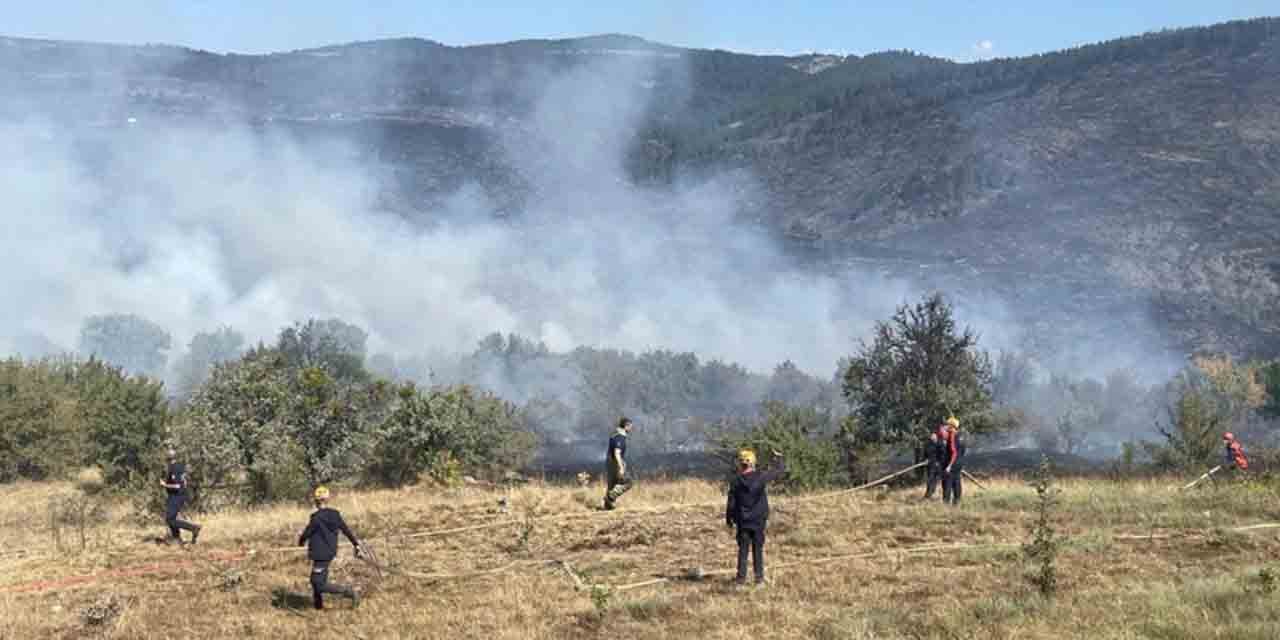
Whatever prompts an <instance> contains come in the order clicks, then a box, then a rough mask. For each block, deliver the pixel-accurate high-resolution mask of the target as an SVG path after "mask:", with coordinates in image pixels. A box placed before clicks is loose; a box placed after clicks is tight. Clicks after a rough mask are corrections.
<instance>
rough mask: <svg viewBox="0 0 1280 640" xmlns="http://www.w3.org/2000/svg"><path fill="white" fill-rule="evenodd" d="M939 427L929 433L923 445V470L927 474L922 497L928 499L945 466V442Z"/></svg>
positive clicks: (935, 488)
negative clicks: (927, 440)
mask: <svg viewBox="0 0 1280 640" xmlns="http://www.w3.org/2000/svg"><path fill="white" fill-rule="evenodd" d="M941 433H943V431H942V430H941V429H939V430H938V431H933V432H931V433H930V434H929V442H927V443H925V445H924V455H925V462H926V463H927V466H926V467H925V471H926V474H927V476H926V477H927V484H926V485H925V490H924V499H925V500H928V499H930V498H932V497H933V493H934V491H935V490H937V488H938V483H939V482H941V481H942V468H943V467H944V466H946V459H947V443H946V442H945V441H944V440H943V436H942V435H940V434H941Z"/></svg>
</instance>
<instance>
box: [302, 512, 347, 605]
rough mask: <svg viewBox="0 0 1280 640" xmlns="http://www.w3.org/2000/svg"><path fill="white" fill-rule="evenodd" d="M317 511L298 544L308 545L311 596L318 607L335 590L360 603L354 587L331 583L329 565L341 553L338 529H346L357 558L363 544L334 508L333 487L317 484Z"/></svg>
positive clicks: (343, 531)
mask: <svg viewBox="0 0 1280 640" xmlns="http://www.w3.org/2000/svg"><path fill="white" fill-rule="evenodd" d="M313 495H314V498H315V505H316V510H315V512H314V513H312V514H311V521H310V522H308V523H307V528H306V529H304V530H303V531H302V535H301V536H299V537H298V546H302V545H304V544H305V545H307V557H308V558H310V559H311V597H312V600H313V601H314V604H315V608H316V609H323V608H324V594H326V593H333V594H337V595H341V596H346V597H347V598H350V599H351V605H352V606H356V605H358V604H360V595H359V594H358V593H356V590H355V589H352V588H351V587H348V586H345V585H340V584H333V583H331V582H329V564H330V563H331V562H333V559H334V558H336V557H337V556H338V532H342V534H343V535H345V536H346V537H347V540H350V541H351V546H352V547H354V548H355V552H356V557H357V558H359V557H361V554H362V551H361V549H360V543H359V542H357V541H356V536H355V534H353V533H351V529H350V528H348V527H347V523H346V522H345V521H344V520H343V519H342V514H341V513H338V510H337V509H330V508H329V507H328V506H327V505H328V502H329V488H328V487H325V486H319V487H316V490H315V493H314V494H313Z"/></svg>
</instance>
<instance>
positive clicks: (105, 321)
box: [80, 313, 173, 378]
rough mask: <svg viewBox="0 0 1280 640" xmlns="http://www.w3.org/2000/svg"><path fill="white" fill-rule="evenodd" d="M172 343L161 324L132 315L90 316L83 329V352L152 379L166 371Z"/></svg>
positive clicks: (81, 335) (81, 344) (81, 341)
mask: <svg viewBox="0 0 1280 640" xmlns="http://www.w3.org/2000/svg"><path fill="white" fill-rule="evenodd" d="M172 345H173V339H172V338H171V337H170V336H169V333H168V332H167V331H165V330H164V329H163V328H162V327H160V326H159V325H157V324H155V323H154V322H151V321H149V320H146V319H144V318H141V317H139V316H136V315H133V314H121V313H115V314H107V315H98V316H90V317H89V318H88V319H86V320H85V322H84V325H83V326H82V327H81V328H80V353H82V354H83V355H85V356H93V357H97V358H99V359H102V360H106V361H107V362H110V363H111V364H114V365H117V366H120V367H123V368H124V370H125V371H128V372H130V373H139V374H143V375H147V376H150V377H152V378H159V377H160V376H161V374H163V373H164V367H165V364H166V362H168V356H166V355H165V352H167V351H168V350H169V348H170V347H171V346H172Z"/></svg>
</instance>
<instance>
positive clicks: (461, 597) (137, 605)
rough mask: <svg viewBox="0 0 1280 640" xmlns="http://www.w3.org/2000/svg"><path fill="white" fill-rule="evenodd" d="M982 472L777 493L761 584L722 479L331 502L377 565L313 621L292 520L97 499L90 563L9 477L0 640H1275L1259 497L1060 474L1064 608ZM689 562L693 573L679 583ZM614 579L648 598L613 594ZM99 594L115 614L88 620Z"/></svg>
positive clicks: (1274, 599)
mask: <svg viewBox="0 0 1280 640" xmlns="http://www.w3.org/2000/svg"><path fill="white" fill-rule="evenodd" d="M984 482H986V484H988V485H989V486H990V490H988V491H982V490H979V489H977V488H976V487H973V486H972V485H970V487H969V494H968V497H967V502H966V504H965V505H964V506H962V507H961V508H959V509H949V508H944V507H942V506H941V505H940V504H937V503H933V504H922V503H920V502H919V501H918V495H919V490H918V489H914V488H913V489H910V490H878V489H877V490H869V491H866V492H861V493H856V494H852V495H850V494H845V495H840V496H830V497H826V498H823V499H813V500H803V501H802V500H794V499H792V500H789V499H788V498H787V497H784V496H775V498H774V505H775V509H774V516H773V518H772V519H771V521H770V528H769V541H768V545H767V557H768V561H769V563H770V566H771V567H772V570H771V572H770V577H771V580H772V584H770V585H769V586H767V587H765V588H763V589H752V588H748V589H737V588H734V587H733V586H732V584H731V582H730V580H731V578H730V576H728V575H726V574H727V573H728V572H729V570H731V569H732V567H733V562H734V556H735V548H734V543H733V540H732V536H731V534H730V532H729V530H728V529H727V528H726V527H725V526H724V523H723V511H722V510H723V507H722V506H720V504H721V500H722V499H723V498H722V488H721V487H720V486H719V485H716V484H711V483H707V482H701V481H692V480H684V481H679V480H673V481H664V482H652V483H648V484H641V485H639V486H638V487H637V488H636V489H635V490H633V491H632V492H631V493H628V494H627V495H626V496H625V497H624V498H623V500H622V501H621V505H622V506H621V508H620V509H619V510H618V511H615V512H610V513H602V512H598V511H595V505H596V504H598V501H599V497H600V496H599V495H598V494H599V493H600V491H599V490H598V489H597V488H596V487H592V488H589V489H582V488H579V487H577V486H572V487H568V486H542V485H536V484H535V485H530V486H525V487H521V488H517V489H513V490H511V491H510V492H506V491H503V490H480V489H473V488H469V489H463V490H442V489H410V490H406V491H367V492H350V493H342V494H340V495H338V496H336V498H335V501H334V506H335V507H337V508H339V509H340V510H342V511H343V513H344V515H345V516H346V518H347V520H348V522H350V523H351V524H352V525H353V527H354V528H355V530H356V532H357V534H358V535H360V536H362V537H364V538H366V539H368V540H369V541H370V542H369V544H370V545H371V546H373V548H374V549H375V550H376V551H377V553H378V555H379V558H380V560H381V561H382V563H383V564H384V565H386V568H387V571H385V572H384V573H383V574H382V577H381V578H379V577H378V575H377V574H376V572H375V571H374V570H373V569H372V568H371V567H370V566H369V565H367V564H364V563H361V562H358V561H355V560H353V559H352V558H351V554H350V551H349V548H346V547H345V546H344V548H343V550H342V551H341V553H340V556H339V560H338V562H336V563H335V567H334V570H333V574H332V577H333V579H334V580H335V581H337V582H345V583H354V584H357V585H359V586H361V587H362V588H363V589H364V590H365V592H366V597H365V600H364V602H363V603H362V604H361V606H360V607H359V608H358V609H354V610H352V609H349V608H348V605H347V603H346V602H345V601H343V600H341V599H338V598H335V599H332V600H331V605H330V606H331V609H330V610H328V611H325V612H322V613H317V612H313V611H311V610H309V609H307V608H306V604H307V590H308V586H307V570H308V566H307V564H306V562H305V560H304V557H303V554H302V553H301V552H300V551H299V550H296V549H294V548H293V547H292V545H293V543H294V542H295V541H296V536H297V534H298V531H299V530H300V529H301V528H302V526H303V525H304V524H305V522H306V518H307V514H308V512H309V509H308V508H306V507H305V506H301V505H297V506H278V507H273V508H269V509H262V510H257V511H252V512H248V511H242V512H234V513H222V514H208V515H204V516H197V517H196V518H195V519H196V520H197V521H199V522H201V523H202V524H203V525H205V530H204V533H202V535H201V541H200V544H199V545H198V546H196V547H188V548H171V547H162V546H157V545H156V544H154V543H152V542H149V541H148V539H149V538H154V537H156V536H159V535H161V534H162V533H163V526H162V523H161V522H160V521H159V520H160V519H159V517H157V522H156V526H155V527H152V528H148V529H140V528H137V527H135V526H132V525H130V524H129V521H128V518H127V517H126V515H127V514H125V513H124V507H123V506H122V505H112V509H111V512H110V516H109V517H108V519H107V521H106V522H104V523H102V524H101V526H100V527H97V528H96V529H94V530H93V532H92V536H91V538H90V542H89V544H88V546H87V548H86V549H84V550H83V551H81V550H78V549H71V550H67V549H65V546H64V550H63V551H61V552H60V551H58V550H57V549H56V548H55V547H54V545H53V542H52V537H51V535H50V532H49V523H48V516H47V509H46V506H45V505H46V504H47V503H48V500H49V498H51V497H52V496H54V495H57V494H60V493H65V492H70V491H73V490H74V489H73V487H72V485H70V484H65V485H63V484H14V485H8V486H4V487H0V543H3V546H2V547H0V617H2V618H3V620H4V624H3V626H0V638H24V639H25V638H81V637H88V636H96V637H111V638H168V637H174V636H178V637H202V638H245V637H259V636H269V637H272V638H299V637H308V638H316V637H318V638H327V637H333V638H351V637H355V638H513V639H515V638H520V639H525V638H594V637H601V636H606V635H607V636H611V637H619V638H625V637H636V638H662V637H666V638H687V637H703V638H742V637H751V638H868V639H870V638H928V639H935V638H936V639H955V638H1010V639H1012V638H1020V639H1021V638H1030V639H1041V638H1043V639H1048V638H1210V637H1223V638H1226V637H1230V638H1274V637H1275V635H1274V633H1275V632H1274V630H1275V629H1277V628H1280V607H1277V606H1276V605H1277V604H1278V603H1280V594H1277V593H1267V592H1265V590H1264V588H1263V587H1264V586H1265V585H1264V581H1263V580H1262V579H1261V578H1260V577H1259V576H1260V575H1261V574H1260V570H1261V569H1262V568H1264V567H1265V566H1266V565H1267V564H1268V563H1272V564H1273V565H1280V563H1278V562H1277V561H1278V560H1280V538H1278V537H1277V534H1280V529H1258V530H1253V531H1249V532H1232V531H1229V530H1228V529H1229V528H1231V527H1234V526H1240V525H1249V524H1254V523H1259V522H1264V521H1270V520H1274V519H1277V516H1278V515H1280V514H1277V512H1276V509H1275V507H1274V506H1273V505H1275V504H1277V502H1276V498H1277V495H1276V493H1275V492H1274V491H1272V490H1270V489H1268V488H1265V487H1261V486H1250V485H1219V486H1216V487H1208V488H1206V489H1205V490H1203V491H1193V492H1186V493H1181V492H1176V491H1172V490H1170V487H1171V486H1175V485H1177V484H1178V482H1177V480H1176V479H1171V480H1168V481H1167V482H1166V481H1144V482H1138V481H1133V482H1122V483H1116V482H1107V481H1100V480H1079V481H1067V482H1064V483H1062V485H1061V486H1062V488H1063V489H1064V493H1063V504H1062V506H1061V507H1060V510H1059V517H1058V524H1059V528H1060V530H1061V531H1062V532H1063V533H1066V534H1067V535H1068V536H1069V538H1068V543H1067V546H1066V548H1065V549H1064V551H1063V553H1062V555H1061V557H1060V560H1059V569H1060V572H1061V591H1060V595H1059V597H1058V598H1056V599H1055V600H1054V601H1053V602H1046V601H1043V600H1041V599H1040V598H1039V597H1038V596H1035V595H1033V590H1032V589H1031V588H1030V586H1029V584H1028V583H1027V581H1026V579H1025V577H1024V575H1025V571H1026V569H1027V568H1026V567H1025V566H1024V564H1023V563H1022V561H1021V556H1020V552H1019V550H1018V548H1017V546H1016V545H1017V544H1018V543H1021V542H1022V541H1024V540H1025V539H1026V537H1027V525H1028V523H1029V522H1030V519H1031V509H1032V506H1033V501H1034V494H1033V493H1032V492H1031V491H1030V489H1029V488H1028V487H1026V485H1025V484H1023V483H1021V482H1019V481H1016V480H1010V479H1004V480H1000V479H992V480H990V481H984ZM503 496H506V497H508V502H509V508H508V509H507V511H506V512H502V511H500V509H499V508H498V499H499V498H500V497H503ZM690 505H692V506H690ZM490 523H492V524H494V525H495V526H493V527H491V528H487V529H472V530H469V531H463V532H459V533H455V534H450V535H423V534H424V533H430V532H438V531H441V530H447V529H454V528H461V527H470V526H474V525H480V524H490ZM1138 534H1143V535H1148V536H1150V537H1147V538H1135V537H1134V536H1135V535H1138ZM1124 536H1128V537H1127V538H1126V537H1124ZM931 545H933V546H932V547H931ZM957 545H964V546H957ZM1276 568H1280V566H1277V567H1276ZM698 572H700V573H702V574H709V575H708V577H705V578H704V579H702V580H691V579H688V578H689V576H691V575H695V574H696V573H698ZM573 575H576V576H577V580H581V581H582V584H583V585H585V586H587V588H585V589H584V588H580V587H579V585H578V583H577V581H576V580H575V578H574V577H573ZM663 578H665V581H664V580H660V579H663ZM590 585H598V586H597V588H596V589H595V593H596V596H595V597H594V598H593V597H592V589H591V588H590ZM627 585H641V586H634V587H632V588H627V589H624V590H617V589H614V588H616V587H619V586H624V587H625V586H627ZM288 594H292V595H288ZM104 598H110V599H111V601H112V602H113V603H114V604H113V606H115V607H116V609H114V610H118V612H119V613H118V615H114V616H112V617H110V618H109V619H108V620H107V621H106V622H105V623H102V624H99V625H91V624H89V623H88V622H87V621H86V615H85V614H86V610H87V609H88V608H89V607H90V606H91V605H94V604H95V603H97V604H99V609H100V610H101V609H103V607H104V605H103V599H104ZM290 604H292V605H293V607H292V608H291V607H290V606H288V605H290Z"/></svg>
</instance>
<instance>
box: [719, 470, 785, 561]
mask: <svg viewBox="0 0 1280 640" xmlns="http://www.w3.org/2000/svg"><path fill="white" fill-rule="evenodd" d="M773 455H774V460H776V461H777V466H776V467H774V468H773V469H770V470H768V471H756V453H755V451H752V450H750V449H743V450H742V451H739V452H738V473H737V475H735V476H734V478H733V482H732V483H730V485H729V501H728V504H727V505H726V506H725V512H724V518H725V523H726V524H727V525H729V527H730V528H733V527H737V535H736V536H735V537H736V538H737V540H738V577H737V583H738V584H745V583H746V581H747V552H748V551H750V553H751V559H752V562H753V563H754V566H755V578H756V584H764V579H765V576H764V530H765V528H766V527H767V526H768V524H769V491H768V485H769V482H771V481H773V480H775V479H777V478H778V477H779V476H781V475H782V474H784V473H786V472H787V469H786V466H785V465H784V464H783V463H782V454H781V453H779V452H777V451H774V452H773Z"/></svg>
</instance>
